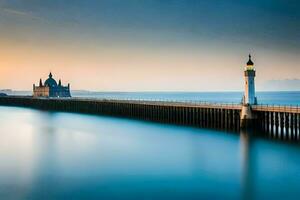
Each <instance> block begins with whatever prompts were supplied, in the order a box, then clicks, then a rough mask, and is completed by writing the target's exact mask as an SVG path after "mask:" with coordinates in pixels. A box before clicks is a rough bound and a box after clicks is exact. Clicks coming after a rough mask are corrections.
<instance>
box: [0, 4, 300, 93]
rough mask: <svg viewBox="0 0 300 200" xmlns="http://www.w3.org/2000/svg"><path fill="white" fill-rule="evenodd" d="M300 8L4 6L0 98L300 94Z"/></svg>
mask: <svg viewBox="0 0 300 200" xmlns="http://www.w3.org/2000/svg"><path fill="white" fill-rule="evenodd" d="M299 9H300V1H298V0H252V1H249V0H210V1H207V0H84V1H83V0H0V45H1V46H0V89H7V88H9V89H14V90H31V89H32V84H33V83H35V84H38V82H39V79H40V78H42V79H43V81H44V80H45V79H46V78H47V77H48V74H49V72H50V71H51V72H52V74H53V76H54V78H56V79H57V80H58V79H59V78H61V79H62V83H63V84H67V83H70V84H71V89H77V90H79V89H83V90H93V91H242V90H243V88H244V85H243V84H244V80H243V70H244V67H245V64H246V62H247V59H248V54H249V53H251V54H252V58H253V61H254V63H255V67H256V70H257V77H256V85H257V89H258V90H300V67H299V63H300V57H299V55H300V54H299V53H300V12H299Z"/></svg>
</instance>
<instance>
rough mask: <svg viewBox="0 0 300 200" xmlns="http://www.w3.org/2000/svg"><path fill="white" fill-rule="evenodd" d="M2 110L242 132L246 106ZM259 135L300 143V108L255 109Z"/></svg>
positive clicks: (51, 103) (125, 104)
mask: <svg viewBox="0 0 300 200" xmlns="http://www.w3.org/2000/svg"><path fill="white" fill-rule="evenodd" d="M0 105H2V106H18V107H28V108H34V109H40V110H51V111H62V112H75V113H87V114H95V115H106V116H116V117H126V118H133V119H140V120H148V121H154V122H160V123H169V124H178V125H188V126H194V127H201V128H211V129H219V130H228V131H233V132H239V131H240V129H242V128H244V127H242V121H241V120H242V119H241V112H242V107H243V105H242V104H218V103H201V102H180V101H163V100H161V101H150V100H117V99H83V98H33V97H21V96H19V97H18V96H15V97H12V96H8V97H0ZM251 110H252V112H253V115H254V116H255V119H254V120H253V123H252V124H251V127H245V128H247V129H254V130H255V133H256V134H260V135H263V136H269V137H274V138H278V139H287V140H300V108H299V107H292V106H268V105H264V106H261V105H253V106H251Z"/></svg>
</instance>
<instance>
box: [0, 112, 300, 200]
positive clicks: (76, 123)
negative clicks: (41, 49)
mask: <svg viewBox="0 0 300 200" xmlns="http://www.w3.org/2000/svg"><path fill="white" fill-rule="evenodd" d="M0 119H1V121H0V198H1V199H162V200H165V199H241V198H246V197H248V198H255V199H282V198H283V197H284V198H285V199H298V197H299V196H300V190H299V188H300V156H299V155H300V146H299V145H297V144H288V143H282V142H275V141H271V140H266V139H261V138H253V137H250V136H249V135H247V134H246V133H241V134H237V133H230V132H222V131H214V130H209V129H198V128H190V127H181V126H174V125H164V124H157V123H151V122H143V121H136V120H129V119H121V118H112V117H101V116H90V115H82V114H70V113H51V112H44V111H38V110H32V109H24V108H14V107H0Z"/></svg>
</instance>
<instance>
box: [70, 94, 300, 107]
mask: <svg viewBox="0 0 300 200" xmlns="http://www.w3.org/2000/svg"><path fill="white" fill-rule="evenodd" d="M72 95H73V96H74V97H89V98H118V99H128V98H129V99H150V100H179V101H204V102H222V103H240V102H241V100H242V97H243V93H242V92H90V93H80V92H73V93H72ZM256 95H257V100H258V103H259V104H270V105H272V104H276V105H300V92H296V91H294V92H257V93H256Z"/></svg>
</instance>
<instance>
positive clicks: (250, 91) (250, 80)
mask: <svg viewBox="0 0 300 200" xmlns="http://www.w3.org/2000/svg"><path fill="white" fill-rule="evenodd" d="M244 78H245V93H244V97H243V105H242V111H241V128H242V129H252V128H253V127H254V124H255V120H256V117H257V116H255V114H254V113H253V112H252V105H255V104H257V100H256V97H255V82H254V79H255V69H254V63H253V62H252V60H251V55H249V60H248V62H247V66H246V69H245V71H244Z"/></svg>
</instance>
